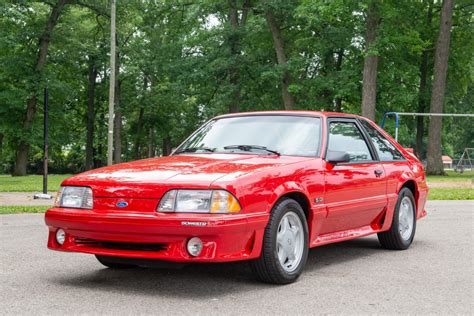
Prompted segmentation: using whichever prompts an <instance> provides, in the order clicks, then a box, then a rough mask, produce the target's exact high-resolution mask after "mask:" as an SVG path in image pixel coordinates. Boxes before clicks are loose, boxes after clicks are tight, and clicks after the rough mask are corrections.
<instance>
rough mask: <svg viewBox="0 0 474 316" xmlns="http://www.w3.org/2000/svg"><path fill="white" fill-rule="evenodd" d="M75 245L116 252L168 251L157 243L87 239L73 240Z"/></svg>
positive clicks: (166, 247) (163, 245)
mask: <svg viewBox="0 0 474 316" xmlns="http://www.w3.org/2000/svg"><path fill="white" fill-rule="evenodd" d="M74 242H75V244H76V245H81V246H82V245H83V246H88V247H94V248H96V247H97V248H106V249H118V250H137V251H163V250H167V249H168V245H167V244H159V243H131V242H116V241H103V240H95V239H89V238H77V237H76V238H74Z"/></svg>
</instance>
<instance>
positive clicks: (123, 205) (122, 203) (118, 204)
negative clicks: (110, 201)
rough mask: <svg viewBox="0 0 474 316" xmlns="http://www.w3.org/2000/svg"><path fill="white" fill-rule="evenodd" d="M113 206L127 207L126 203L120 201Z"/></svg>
mask: <svg viewBox="0 0 474 316" xmlns="http://www.w3.org/2000/svg"><path fill="white" fill-rule="evenodd" d="M115 205H117V207H127V206H128V203H127V202H124V201H120V202H117V204H115Z"/></svg>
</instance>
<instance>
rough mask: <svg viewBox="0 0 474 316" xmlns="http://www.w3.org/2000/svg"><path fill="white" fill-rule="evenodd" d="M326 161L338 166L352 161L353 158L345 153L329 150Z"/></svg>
mask: <svg viewBox="0 0 474 316" xmlns="http://www.w3.org/2000/svg"><path fill="white" fill-rule="evenodd" d="M326 161H327V162H329V163H330V164H333V165H336V164H338V163H343V162H349V161H351V156H350V155H349V154H348V153H347V152H345V151H332V150H328V152H327V155H326Z"/></svg>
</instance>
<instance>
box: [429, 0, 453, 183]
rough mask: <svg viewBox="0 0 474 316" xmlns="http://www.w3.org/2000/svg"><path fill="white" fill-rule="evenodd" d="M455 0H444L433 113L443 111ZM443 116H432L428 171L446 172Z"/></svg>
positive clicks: (436, 58) (436, 55)
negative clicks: (442, 141)
mask: <svg viewBox="0 0 474 316" xmlns="http://www.w3.org/2000/svg"><path fill="white" fill-rule="evenodd" d="M452 16H453V0H444V1H443V7H442V9H441V20H440V26H439V35H438V41H437V42H436V52H435V63H434V76H433V85H432V89H431V106H430V112H431V113H442V112H443V103H444V92H445V89H446V76H447V73H448V58H449V42H450V39H451V27H452V25H453V20H452ZM442 128H443V120H442V117H432V118H431V119H430V124H429V129H428V153H427V162H428V165H427V173H428V174H444V170H443V161H442V159H441V155H442V152H441V131H442Z"/></svg>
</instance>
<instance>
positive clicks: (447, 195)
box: [426, 170, 474, 200]
mask: <svg viewBox="0 0 474 316" xmlns="http://www.w3.org/2000/svg"><path fill="white" fill-rule="evenodd" d="M446 173H447V175H446V176H428V177H427V179H426V180H427V182H428V187H429V188H430V192H429V195H428V199H429V200H474V187H473V182H472V179H473V177H474V171H465V172H464V173H456V172H454V171H452V170H448V171H446Z"/></svg>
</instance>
